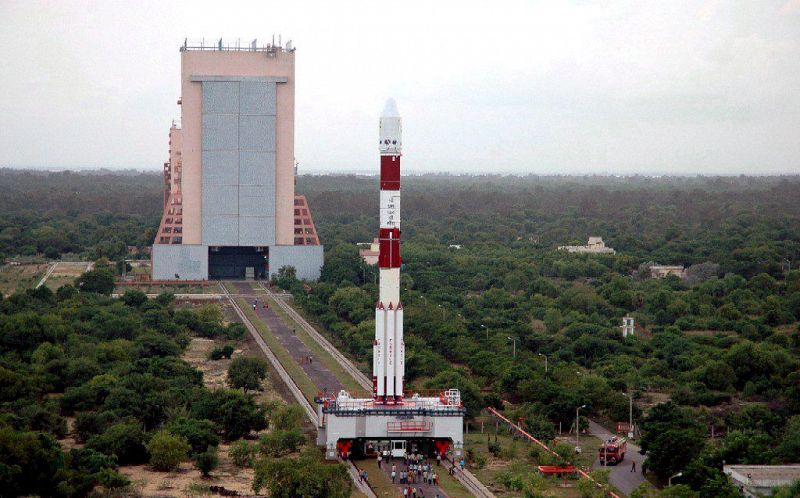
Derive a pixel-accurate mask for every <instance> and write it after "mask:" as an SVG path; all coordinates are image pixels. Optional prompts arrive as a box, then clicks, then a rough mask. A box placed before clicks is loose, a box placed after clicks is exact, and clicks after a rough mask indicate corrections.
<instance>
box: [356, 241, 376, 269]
mask: <svg viewBox="0 0 800 498" xmlns="http://www.w3.org/2000/svg"><path fill="white" fill-rule="evenodd" d="M358 245H359V246H369V247H367V248H364V249H359V250H358V255H359V256H361V259H363V260H364V262H365V263H366V264H368V265H370V266H375V265H377V264H378V256H379V255H380V245H379V243H378V239H377V238H376V239H375V240H373V241H372V242H370V243H360V244H358Z"/></svg>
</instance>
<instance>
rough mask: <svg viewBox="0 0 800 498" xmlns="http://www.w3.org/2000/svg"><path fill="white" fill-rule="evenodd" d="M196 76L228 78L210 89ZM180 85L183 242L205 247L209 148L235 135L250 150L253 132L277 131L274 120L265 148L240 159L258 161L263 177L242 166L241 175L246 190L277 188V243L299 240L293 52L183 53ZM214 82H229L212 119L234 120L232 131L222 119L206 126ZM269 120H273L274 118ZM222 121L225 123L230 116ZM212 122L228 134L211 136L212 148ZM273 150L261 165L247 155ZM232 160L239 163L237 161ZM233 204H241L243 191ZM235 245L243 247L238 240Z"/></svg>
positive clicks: (219, 94) (219, 95)
mask: <svg viewBox="0 0 800 498" xmlns="http://www.w3.org/2000/svg"><path fill="white" fill-rule="evenodd" d="M193 76H194V77H197V76H217V77H221V78H216V80H215V79H214V78H206V80H205V81H206V83H203V81H202V79H200V80H198V79H197V78H194V79H193V78H192V77H193ZM225 77H230V78H228V80H231V79H238V80H240V81H225V79H226V78H225ZM263 77H274V78H273V80H275V79H276V78H277V79H281V78H282V79H281V81H284V80H285V82H281V83H278V84H277V85H275V81H273V82H271V83H265V82H264V79H265V78H263ZM181 79H182V83H181V101H182V104H181V117H182V125H183V137H182V138H183V147H182V159H183V173H182V179H181V182H182V185H181V190H182V192H183V243H184V244H200V243H204V240H203V218H202V214H201V213H202V212H203V208H204V206H203V200H204V193H203V180H204V176H205V175H204V169H205V162H206V160H207V157H208V156H206V157H204V149H205V150H206V151H208V150H210V149H209V148H208V147H204V145H212V146H215V145H220V144H219V143H217V141H216V140H217V139H218V138H219V139H222V138H231V137H227V136H226V135H228V134H230V135H233V134H234V133H235V134H237V135H239V137H238V139H242V138H243V139H244V144H245V145H249V144H251V143H252V141H251V138H254V135H253V134H251V133H250V132H254V133H255V131H256V130H257V129H258V130H260V131H259V132H258V134H261V133H262V132H265V130H269V129H270V125H268V124H267V122H269V121H272V123H273V125H272V130H273V131H272V132H269V133H266V136H264V137H263V138H264V140H265V141H266V142H265V143H264V144H263V145H264V147H262V146H261V145H259V146H258V147H255V148H252V149H251V148H249V147H246V146H245V147H241V148H240V150H239V152H240V157H239V158H237V161H238V162H239V163H240V166H241V164H243V163H244V162H245V161H254V160H257V161H259V162H260V164H259V165H256V166H253V167H254V168H257V169H259V171H242V170H241V168H240V170H239V172H238V174H239V176H240V181H241V183H242V184H250V185H256V184H257V183H255V181H262V182H265V183H262V184H259V185H265V186H267V187H268V188H270V189H274V195H273V197H274V203H275V205H274V208H273V210H274V215H273V216H274V219H275V220H274V232H275V234H274V241H273V242H271V243H277V244H292V243H293V242H294V209H293V208H294V52H284V51H280V50H278V51H276V52H275V53H272V54H267V53H265V52H247V51H242V52H228V51H221V52H220V51H192V50H188V51H184V52H181ZM267 79H269V78H267ZM211 82H213V83H221V84H222V86H219V87H215V88H214V90H211V91H212V92H215V95H214V96H213V97H212V98H211V99H210V101H209V102H208V103H209V105H213V106H214V107H212V109H213V110H214V112H213V113H212V114H214V115H216V116H228V117H229V119H228V121H227V125H225V124H224V123H220V122H218V121H219V120H218V121H217V122H214V118H212V120H211V121H207V122H206V123H204V119H203V104H204V97H203V86H204V85H205V84H208V83H211ZM264 85H266V86H264ZM209 88H210V87H209ZM234 88H236V90H234ZM271 92H274V98H272V97H271V95H272V94H271ZM234 94H236V106H234V105H233V104H234ZM240 109H241V111H240ZM236 113H239V116H240V118H241V117H242V116H244V118H243V121H244V127H240V126H239V123H238V122H237V123H236V125H234V123H233V121H232V117H233V116H234V115H236ZM270 116H272V118H269V117H270ZM220 119H222V120H223V121H224V120H225V118H220ZM237 121H238V120H237ZM205 124H208V125H209V126H213V125H217V126H215V128H214V129H215V130H221V133H222V135H223V136H220V137H211V136H208V135H209V134H208V133H206V134H205V135H207V136H206V137H205V140H207V141H208V142H206V143H205V144H204V133H203V127H204V125H205ZM255 138H258V139H260V138H262V137H255ZM238 139H237V140H238ZM217 150H221V149H217ZM228 150H229V151H230V150H232V149H228ZM266 150H268V151H270V153H268V154H267V153H264V154H261V156H260V157H259V158H257V159H253V158H252V157H245V156H246V155H247V154H245V151H247V152H250V153H256V152H259V151H261V152H264V151H266ZM231 155H232V154H231ZM267 156H268V157H267ZM226 160H227V161H233V158H228V159H226ZM268 164H272V165H273V166H272V168H271V170H268ZM215 176H217V173H213V172H212V173H211V175H210V177H211V178H213V177H215ZM259 177H260V178H259ZM245 179H249V181H245ZM223 181H229V180H228V179H225V180H223ZM267 182H268V184H267ZM233 202H235V203H238V193H237V197H236V199H233ZM237 209H238V206H237ZM237 231H238V228H237ZM237 238H238V235H237ZM232 245H238V242H237V243H235V244H232ZM264 245H267V244H264Z"/></svg>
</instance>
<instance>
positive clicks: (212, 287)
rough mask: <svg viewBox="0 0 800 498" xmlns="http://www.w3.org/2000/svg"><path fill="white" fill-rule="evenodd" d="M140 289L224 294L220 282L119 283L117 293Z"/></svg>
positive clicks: (147, 292)
mask: <svg viewBox="0 0 800 498" xmlns="http://www.w3.org/2000/svg"><path fill="white" fill-rule="evenodd" d="M134 289H136V290H140V291H142V292H144V293H145V294H161V293H162V292H169V293H172V294H222V289H220V287H219V284H217V283H211V284H209V285H179V284H171V285H150V284H146V283H143V284H141V285H118V286H117V287H116V288H115V289H114V292H115V293H119V294H124V293H125V291H128V290H134Z"/></svg>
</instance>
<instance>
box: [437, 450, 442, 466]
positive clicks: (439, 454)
mask: <svg viewBox="0 0 800 498" xmlns="http://www.w3.org/2000/svg"><path fill="white" fill-rule="evenodd" d="M441 465H442V454H441V453H437V454H436V466H437V467H439V466H441Z"/></svg>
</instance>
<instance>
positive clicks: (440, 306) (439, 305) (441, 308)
mask: <svg viewBox="0 0 800 498" xmlns="http://www.w3.org/2000/svg"><path fill="white" fill-rule="evenodd" d="M436 306H438V307H439V309H440V310H442V321H444V308H443V307H442V305H441V304H437V305H436Z"/></svg>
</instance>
